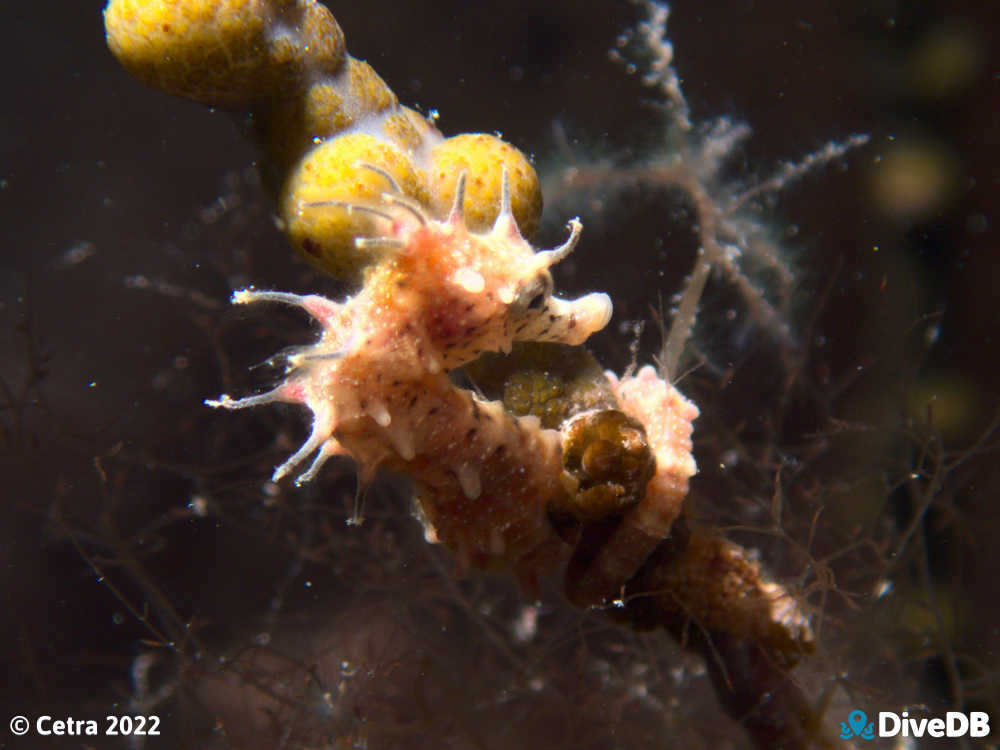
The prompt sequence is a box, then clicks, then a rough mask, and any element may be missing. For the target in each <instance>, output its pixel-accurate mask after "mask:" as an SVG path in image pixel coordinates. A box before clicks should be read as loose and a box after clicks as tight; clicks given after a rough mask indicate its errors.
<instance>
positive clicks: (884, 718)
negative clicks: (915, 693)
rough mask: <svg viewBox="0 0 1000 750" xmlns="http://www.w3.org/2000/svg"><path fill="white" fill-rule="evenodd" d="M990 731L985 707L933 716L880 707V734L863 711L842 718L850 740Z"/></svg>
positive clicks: (842, 731)
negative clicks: (882, 709)
mask: <svg viewBox="0 0 1000 750" xmlns="http://www.w3.org/2000/svg"><path fill="white" fill-rule="evenodd" d="M989 733H990V717H989V714H987V713H986V712H984V711H970V712H969V713H963V712H961V711H949V712H948V713H946V714H945V715H944V718H941V717H940V716H937V717H934V718H928V717H926V716H921V717H920V718H913V717H911V716H910V712H909V711H903V713H901V714H897V713H893V712H892V711H879V714H878V734H877V735H876V733H875V722H874V721H868V715H867V714H866V713H865V712H864V711H860V710H858V709H854V710H853V711H851V713H849V714H848V715H847V721H842V722H840V738H841V739H842V740H849V739H851V738H852V737H857V738H859V739H862V740H873V739H875V737H876V736H878V737H918V738H919V737H965V736H969V737H985V736H986V735H988V734H989Z"/></svg>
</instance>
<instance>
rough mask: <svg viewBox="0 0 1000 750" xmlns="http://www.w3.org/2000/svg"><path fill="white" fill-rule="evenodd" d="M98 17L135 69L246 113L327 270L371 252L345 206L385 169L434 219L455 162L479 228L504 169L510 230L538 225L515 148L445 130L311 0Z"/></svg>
mask: <svg viewBox="0 0 1000 750" xmlns="http://www.w3.org/2000/svg"><path fill="white" fill-rule="evenodd" d="M104 22H105V27H106V29H107V37H108V46H109V47H110V48H111V51H112V52H113V53H114V54H115V56H116V57H117V58H118V59H119V61H120V62H121V63H122V65H123V66H124V67H125V68H126V69H127V70H128V71H129V72H130V73H132V75H134V76H135V77H136V78H138V79H139V80H141V81H143V82H144V83H146V84H148V85H150V86H153V87H155V88H158V89H161V90H163V91H166V92H168V93H171V94H174V95H177V96H183V97H186V98H189V99H194V100H196V101H199V102H203V103H205V104H208V105H211V106H216V107H220V108H223V109H226V110H229V111H232V112H234V113H238V114H242V115H247V114H249V115H250V118H251V122H252V130H253V132H254V135H255V138H256V140H257V141H258V144H259V145H260V147H261V149H262V150H263V155H264V160H263V168H264V175H265V179H266V181H267V182H268V183H269V184H270V185H271V186H272V187H273V189H274V190H275V192H276V193H277V194H278V211H279V215H280V216H281V218H282V220H283V221H284V223H285V227H286V231H287V233H288V236H289V238H290V240H291V242H292V244H293V246H294V247H295V249H296V250H297V251H298V252H299V253H300V254H301V255H302V256H303V257H304V258H306V259H307V260H308V261H309V262H310V263H312V264H313V265H315V266H316V267H317V268H319V269H321V270H323V271H326V272H327V273H330V274H332V275H333V276H336V277H338V278H342V279H349V280H354V281H357V280H359V279H360V276H361V274H362V272H363V271H364V270H365V269H366V268H367V267H368V266H370V265H371V264H373V263H374V262H377V261H378V260H379V259H380V255H379V253H378V250H377V249H373V246H367V247H358V246H357V243H356V242H355V238H357V237H365V236H372V235H374V234H375V233H376V232H375V230H374V226H373V223H372V218H371V216H369V215H366V214H365V213H364V212H357V211H349V210H348V208H347V204H353V205H357V204H361V205H373V204H376V203H377V202H378V199H379V197H380V196H381V194H382V193H384V192H386V191H388V190H390V188H391V187H392V185H391V183H390V180H389V178H391V179H392V180H394V181H395V183H396V184H397V185H398V187H399V189H400V190H401V192H402V193H403V194H404V195H405V196H407V197H409V198H411V199H413V200H414V201H416V202H417V203H419V204H420V205H421V206H422V207H423V208H424V210H426V211H427V212H428V213H429V214H430V215H432V216H436V217H439V218H443V216H444V215H445V214H446V213H447V211H448V209H449V208H450V207H451V204H452V201H453V200H454V195H455V183H456V180H457V179H458V175H459V174H460V173H461V172H462V171H465V172H466V173H467V174H468V175H469V177H468V183H467V185H466V201H465V219H466V222H467V224H468V226H469V228H470V229H471V230H473V231H483V230H486V229H488V228H489V226H490V225H491V224H492V223H493V221H494V219H495V218H496V215H497V210H498V207H499V206H500V193H501V176H502V174H503V171H504V170H505V169H506V171H507V174H508V176H509V180H510V189H511V204H512V205H511V208H512V210H513V213H514V217H515V218H516V220H517V223H518V225H519V227H520V229H521V231H522V233H523V234H525V236H530V235H531V234H532V233H533V232H534V230H535V228H536V227H537V225H538V220H539V217H540V215H541V208H542V198H541V190H540V187H539V184H538V177H537V176H536V174H535V170H534V169H533V168H532V166H531V164H530V163H529V162H528V160H527V159H526V158H525V156H524V154H522V153H521V152H520V151H518V150H517V149H516V148H514V147H513V146H511V145H510V144H508V143H505V142H504V141H502V140H501V139H499V138H497V137H495V136H492V135H487V134H484V133H475V134H463V135H458V136H455V137H452V138H444V137H443V136H442V135H441V134H440V133H439V132H438V130H437V129H436V128H435V127H434V126H433V125H432V124H431V123H430V122H428V121H427V120H426V119H425V118H424V117H422V116H421V115H420V114H419V113H417V112H415V111H414V110H412V109H410V108H408V107H404V106H402V105H401V104H400V103H399V100H398V99H397V98H396V95H395V94H393V92H392V91H391V90H390V89H389V87H388V86H387V85H386V84H385V82H384V81H383V80H382V79H381V78H380V77H379V76H378V74H377V73H375V71H374V70H372V68H371V67H370V66H369V65H368V64H367V63H365V62H363V61H361V60H357V59H355V58H353V57H351V56H350V55H349V54H347V48H346V46H345V44H344V34H343V32H342V31H341V29H340V26H338V25H337V22H336V20H335V19H334V17H333V15H332V14H331V13H330V11H329V10H327V8H325V7H324V6H323V5H320V4H319V3H317V2H315V0H110V2H109V3H108V5H107V8H106V9H105V11H104ZM372 166H374V167H377V168H378V169H379V170H381V171H382V172H383V173H384V174H379V171H376V170H373V169H371V168H370V167H372ZM362 244H363V243H362Z"/></svg>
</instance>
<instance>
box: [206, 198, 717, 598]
mask: <svg viewBox="0 0 1000 750" xmlns="http://www.w3.org/2000/svg"><path fill="white" fill-rule="evenodd" d="M463 185H464V181H462V180H460V181H459V187H458V190H457V197H456V202H455V205H456V208H453V209H452V212H451V215H450V216H449V217H448V218H447V219H445V220H444V221H436V220H432V219H430V218H428V217H426V216H425V215H424V214H423V212H422V210H421V209H420V208H418V207H416V206H414V205H412V204H410V203H409V202H408V201H407V200H406V199H404V198H400V197H398V196H397V195H394V194H390V195H386V196H384V197H383V203H381V204H379V205H378V206H375V207H365V206H347V205H345V204H339V203H333V204H330V205H331V206H332V207H335V208H336V209H337V210H359V211H360V210H363V211H369V212H370V213H372V214H373V215H375V216H376V217H377V218H378V220H379V221H381V222H384V223H385V227H384V228H383V230H382V231H383V234H382V235H380V236H379V237H378V238H375V239H374V240H366V239H361V240H358V242H359V243H372V244H378V245H379V246H384V247H385V248H386V256H385V258H384V260H383V261H382V262H380V263H379V264H377V265H376V266H375V267H374V268H372V269H370V270H369V272H368V274H367V276H366V278H365V284H364V287H363V288H362V289H361V290H360V291H359V292H358V293H357V294H356V295H354V296H353V297H350V298H348V299H347V300H346V301H344V302H343V303H337V302H333V301H331V300H328V299H326V298H323V297H319V296H316V295H310V296H299V295H293V294H286V293H282V292H258V291H253V290H244V291H241V292H237V293H236V294H235V295H234V301H235V302H237V303H249V302H257V301H275V302H283V303H286V304H292V305H297V306H299V307H302V308H304V309H305V310H307V311H308V312H309V313H310V314H311V315H312V316H313V317H314V318H315V319H316V320H317V321H318V322H319V324H320V327H321V330H322V333H321V335H320V338H319V340H318V341H317V342H316V343H315V344H314V345H312V346H309V347H306V348H304V349H301V350H299V351H297V352H295V353H293V354H291V355H289V356H288V357H287V362H288V371H287V377H286V379H285V382H284V383H282V385H280V386H279V387H278V388H276V389H275V390H274V391H271V392H270V393H265V394H262V395H259V396H250V397H247V398H243V399H239V400H233V399H231V398H229V397H228V396H223V397H222V398H221V399H219V400H218V401H211V402H208V403H210V404H211V405H213V406H222V407H226V408H243V407H249V406H256V405H258V404H262V403H266V402H270V401H284V402H289V403H298V404H303V405H304V406H307V407H308V408H309V409H310V410H311V411H312V412H313V426H312V432H311V434H310V436H309V438H308V439H307V440H306V442H305V443H304V444H303V445H302V447H301V448H300V449H299V450H298V451H297V452H296V453H295V454H294V455H293V456H291V458H289V459H288V460H287V461H286V462H285V463H284V464H282V465H281V466H280V467H278V469H277V470H276V471H275V473H274V479H275V480H278V479H280V478H281V477H283V476H285V475H286V474H287V473H289V472H290V471H291V470H293V469H294V468H295V467H297V466H298V465H299V464H301V463H302V462H303V461H304V460H305V459H307V458H309V457H310V456H313V461H312V465H311V466H310V467H309V469H308V470H307V471H306V472H305V473H303V474H301V475H300V476H299V477H298V480H297V481H298V482H300V483H301V482H306V481H309V480H310V479H312V478H313V477H314V476H315V475H316V472H317V471H318V470H319V469H320V467H321V466H322V465H323V463H324V462H325V461H326V460H327V459H328V458H329V457H330V456H334V455H346V456H351V457H352V458H353V459H354V460H355V461H356V462H357V464H358V467H359V473H360V476H361V482H362V483H364V482H367V481H369V480H370V478H371V477H372V476H373V475H374V473H375V471H376V469H377V468H378V467H380V466H385V467H388V468H392V469H395V470H397V471H399V472H401V473H404V474H406V475H407V476H409V477H410V479H411V480H412V481H413V484H414V490H415V492H414V495H415V500H416V503H417V507H418V511H419V514H420V516H421V518H422V520H423V522H424V525H425V530H426V534H427V537H428V538H429V539H433V540H436V541H439V542H441V543H443V544H445V545H446V546H447V547H448V548H449V549H451V550H452V551H453V552H454V553H455V554H456V556H457V559H458V562H459V566H460V568H461V569H463V570H468V569H470V568H474V567H475V568H486V567H493V566H495V564H496V563H502V564H506V565H507V566H508V567H510V568H512V569H513V570H514V572H515V573H516V574H517V575H518V577H519V578H520V580H521V581H522V583H523V584H524V586H525V589H526V590H527V591H528V592H529V593H535V592H537V584H536V579H537V577H538V576H539V575H542V574H546V573H551V572H553V570H554V568H555V566H556V564H557V563H559V562H560V561H564V560H565V559H566V557H567V552H568V551H567V550H566V548H565V544H564V542H563V540H562V537H561V536H560V535H559V534H558V533H557V532H556V530H555V528H554V526H553V524H552V522H551V521H550V518H549V509H550V507H555V506H556V505H559V506H564V505H565V503H564V502H563V501H564V500H565V498H566V493H567V492H571V491H572V489H571V487H572V486H573V485H572V482H571V481H568V480H567V475H566V474H565V472H564V470H563V465H562V442H561V441H562V435H561V434H560V433H559V432H557V431H555V430H549V429H542V427H541V424H540V422H539V420H538V419H537V418H535V417H532V416H525V417H517V416H513V415H511V414H509V413H507V412H506V411H505V410H504V408H503V405H502V404H500V403H499V402H490V401H484V400H481V399H479V398H478V397H477V396H475V395H474V394H472V393H471V392H469V391H467V390H464V389H462V388H459V387H457V386H456V385H454V384H453V383H452V382H451V379H450V378H449V376H448V372H449V371H450V370H452V369H454V368H456V367H460V366H462V365H464V364H467V363H468V362H470V361H472V360H474V359H476V358H477V357H478V356H479V355H480V354H482V353H483V352H487V351H500V352H509V351H510V350H511V346H512V345H513V343H514V342H515V341H553V342H560V343H564V344H570V345H579V344H582V343H583V342H584V341H585V340H586V339H587V337H588V336H590V334H591V333H593V332H595V331H598V330H600V329H601V328H603V327H604V326H605V325H606V324H607V322H608V320H609V319H610V317H611V300H610V299H609V298H608V297H607V295H604V294H590V295H587V296H585V297H582V298H580V299H578V300H571V301H570V300H561V299H559V298H557V297H554V296H553V295H552V277H551V275H550V273H549V267H550V266H552V265H554V264H555V263H557V262H558V261H560V260H562V259H563V258H564V257H566V255H568V254H569V253H570V251H571V250H572V249H573V246H574V245H575V244H576V241H577V238H578V236H579V233H580V224H579V222H578V221H576V220H573V221H572V222H570V228H571V234H570V237H569V239H568V240H567V241H566V243H565V244H564V245H562V246H561V247H559V248H556V249H554V250H548V251H543V252H535V251H534V249H533V248H532V247H531V246H530V245H529V244H528V243H527V242H525V240H524V239H523V238H522V237H521V235H520V233H519V232H518V230H517V226H516V224H515V222H514V219H513V217H512V215H511V213H510V202H509V195H508V193H507V190H506V189H505V190H504V198H503V200H502V205H501V210H500V214H499V216H498V217H497V220H496V223H495V224H494V226H493V228H492V230H491V231H489V232H487V233H485V234H472V233H470V232H469V231H468V230H467V229H466V226H465V223H464V221H463V217H462V214H461V210H460V209H459V208H458V207H460V206H461V205H462V201H463V197H464V196H463ZM505 188H506V185H505ZM319 207H320V206H313V207H311V208H312V209H313V210H315V209H316V208H319ZM608 378H609V380H610V381H611V385H612V390H613V392H614V394H615V396H616V397H617V399H618V401H619V403H620V404H621V408H622V410H623V411H624V412H626V413H627V414H629V415H631V416H633V417H635V418H636V419H638V420H639V422H641V423H642V425H643V426H644V428H645V430H646V435H647V439H648V441H649V446H650V448H651V452H652V454H653V456H654V458H655V460H656V468H655V472H654V474H653V477H652V478H651V479H650V480H649V481H648V483H647V485H646V487H645V491H644V493H643V496H642V498H641V499H640V500H639V502H638V504H637V505H635V506H634V507H632V508H631V509H630V510H628V511H626V512H625V515H624V516H623V517H622V519H621V521H620V523H619V524H618V526H617V527H616V529H615V530H614V531H613V532H612V534H611V536H610V538H609V539H608V540H607V541H606V542H605V543H604V545H603V546H602V547H601V549H600V550H598V552H597V553H596V555H595V556H594V558H593V559H592V560H590V561H589V562H588V564H587V566H586V568H585V569H583V570H582V571H577V572H578V575H576V573H574V575H575V578H574V580H571V581H568V582H567V593H568V595H569V597H570V599H572V600H573V601H574V602H576V603H577V604H580V605H581V606H593V605H601V604H604V603H606V602H607V601H609V600H610V599H612V598H614V597H616V595H617V593H618V591H619V590H620V589H621V588H622V587H623V586H624V585H625V583H626V582H627V581H628V580H629V579H630V578H631V577H632V576H633V575H634V574H635V573H636V572H637V571H638V570H639V568H640V567H641V566H642V564H643V562H644V561H645V560H646V558H647V557H648V556H649V554H650V553H651V552H652V550H653V549H654V548H655V547H656V545H657V544H658V543H659V542H660V541H662V540H663V539H664V538H666V537H668V536H669V535H670V528H671V525H672V523H673V521H674V519H675V518H676V517H677V516H678V515H679V513H680V509H681V505H682V502H683V500H684V497H685V496H686V495H687V490H688V479H689V478H690V477H691V476H692V475H693V474H694V472H695V465H694V460H693V459H692V457H691V423H692V421H693V420H694V418H695V417H696V416H697V415H698V410H697V408H695V406H694V405H693V404H691V403H690V402H688V401H686V400H685V399H684V397H683V396H681V395H680V393H678V392H677V390H676V389H674V388H673V387H672V386H671V385H669V384H668V383H666V382H665V381H664V380H663V379H662V378H660V377H659V376H658V375H657V374H656V371H655V370H653V368H651V367H644V368H642V369H641V370H639V371H638V373H636V374H635V375H628V376H626V377H623V378H622V379H621V380H620V381H619V380H618V379H617V378H616V377H615V376H614V375H612V374H610V373H609V374H608Z"/></svg>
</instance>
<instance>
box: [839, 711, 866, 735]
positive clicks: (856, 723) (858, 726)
mask: <svg viewBox="0 0 1000 750" xmlns="http://www.w3.org/2000/svg"><path fill="white" fill-rule="evenodd" d="M841 716H843V714H841ZM847 723H848V724H850V725H851V729H853V730H854V736H855V737H860V736H861V733H862V732H863V731H865V724H867V723H868V717H867V716H866V715H865V712H864V711H851V713H849V714H848V715H847Z"/></svg>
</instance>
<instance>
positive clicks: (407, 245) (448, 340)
mask: <svg viewBox="0 0 1000 750" xmlns="http://www.w3.org/2000/svg"><path fill="white" fill-rule="evenodd" d="M384 199H385V200H386V202H387V203H386V205H385V206H384V209H381V210H384V211H385V213H386V218H387V219H388V220H389V228H388V230H387V233H386V235H385V236H383V237H380V238H377V239H375V240H373V241H374V242H377V243H383V244H386V245H388V246H390V250H389V253H390V255H389V257H388V258H387V260H386V262H384V263H382V264H379V266H378V267H377V268H376V269H373V271H372V273H371V276H370V277H369V282H368V288H369V289H371V290H373V293H374V294H376V295H377V296H378V297H379V299H380V303H379V304H380V305H384V306H385V307H386V308H395V309H398V310H399V311H400V312H405V313H406V319H407V320H408V321H413V323H414V324H415V325H417V326H419V327H420V329H421V330H420V333H421V334H422V335H423V336H425V337H426V339H427V341H428V343H429V345H430V347H431V348H432V349H433V351H434V353H435V355H436V356H437V357H438V359H439V360H440V362H441V364H442V366H443V367H444V368H445V369H453V368H455V367H459V366H461V365H463V364H465V363H467V362H469V361H471V360H473V359H475V358H476V357H478V356H479V355H480V354H481V353H483V352H486V351H501V352H509V351H510V348H511V346H512V344H513V343H514V342H515V341H554V342H561V343H565V344H573V345H577V344H581V343H583V342H584V341H585V340H586V339H587V337H589V336H590V335H591V334H592V333H594V332H596V331H599V330H601V329H602V328H604V326H605V325H607V323H608V321H609V320H610V319H611V299H610V298H609V297H608V295H606V294H601V293H594V294H588V295H586V296H584V297H581V298H579V299H576V300H564V299H560V298H559V297H556V296H554V294H553V281H552V274H551V272H550V270H549V269H550V268H551V267H552V266H553V265H555V264H556V263H558V262H559V261H560V260H562V259H563V258H565V257H566V256H567V255H569V254H570V252H572V250H573V248H574V247H575V245H576V243H577V240H578V239H579V236H580V231H581V225H580V222H579V221H578V220H577V219H573V220H572V221H571V222H570V223H569V229H570V236H569V238H568V239H567V240H566V242H564V243H563V244H562V245H560V246H559V247H557V248H554V249H552V250H544V251H538V252H536V251H535V249H534V248H533V247H532V246H531V244H530V243H529V242H528V241H526V240H525V239H524V238H523V237H522V236H521V233H520V231H519V230H518V227H517V222H516V221H515V219H514V216H513V214H512V213H511V210H510V194H509V191H508V190H507V188H506V180H505V187H504V190H503V195H502V198H501V205H500V211H499V214H498V216H497V218H496V221H495V222H494V224H493V227H492V228H491V229H490V230H489V231H488V232H485V233H482V234H479V233H474V232H471V231H469V229H468V228H467V227H466V225H465V220H464V218H463V212H462V204H463V200H464V177H463V178H461V179H460V180H459V185H458V187H457V189H456V196H455V202H454V205H453V206H452V209H451V212H450V213H449V215H448V216H447V217H446V218H445V219H443V220H441V221H438V220H435V219H431V218H429V217H427V216H426V215H425V214H424V212H423V211H422V210H421V209H420V207H418V206H415V205H412V204H411V203H409V202H408V201H406V200H404V199H401V198H394V197H392V196H390V195H387V196H385V197H384ZM360 242H362V243H366V242H368V240H364V239H362V240H360Z"/></svg>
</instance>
